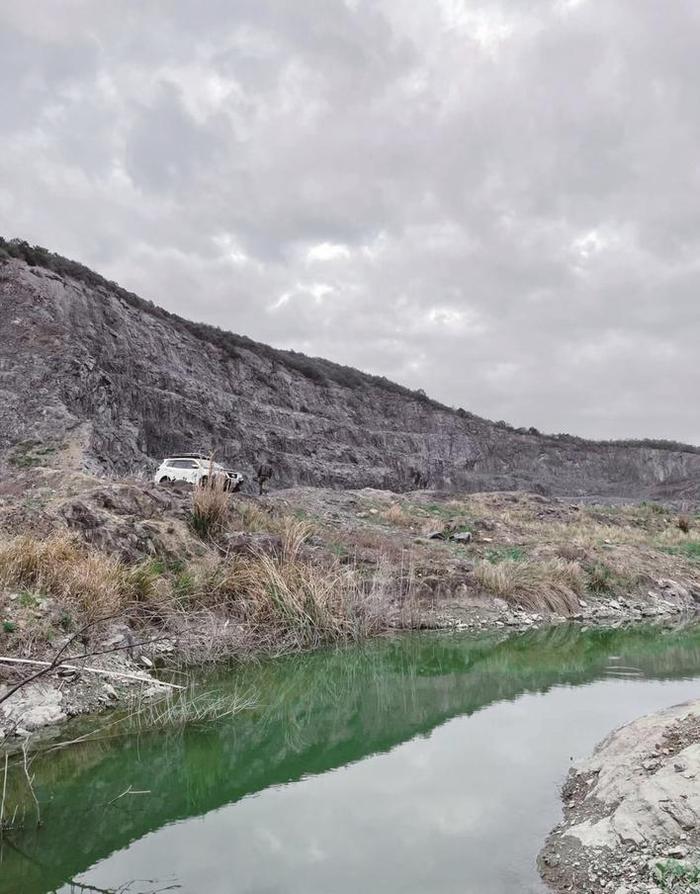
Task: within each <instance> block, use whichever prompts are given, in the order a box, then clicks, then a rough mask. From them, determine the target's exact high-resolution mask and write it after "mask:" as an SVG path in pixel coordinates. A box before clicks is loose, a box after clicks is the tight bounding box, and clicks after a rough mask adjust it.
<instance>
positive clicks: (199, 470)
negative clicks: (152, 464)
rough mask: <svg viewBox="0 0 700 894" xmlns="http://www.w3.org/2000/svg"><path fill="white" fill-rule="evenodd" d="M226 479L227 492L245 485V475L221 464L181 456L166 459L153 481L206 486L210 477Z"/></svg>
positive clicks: (202, 458) (196, 457)
mask: <svg viewBox="0 0 700 894" xmlns="http://www.w3.org/2000/svg"><path fill="white" fill-rule="evenodd" d="M210 475H212V476H214V477H216V478H218V477H219V476H220V475H221V476H223V478H224V489H225V490H234V491H235V490H238V489H239V488H240V486H241V484H243V475H241V473H240V472H234V471H232V470H231V469H225V468H224V467H223V466H222V465H221V464H220V463H215V462H212V460H210V459H208V458H207V457H205V456H198V455H194V454H190V455H187V454H181V455H180V456H170V457H168V458H167V459H164V460H163V462H162V463H161V464H160V465H159V466H158V470H157V471H156V474H155V475H154V476H153V480H154V481H155V482H156V484H168V483H169V482H170V481H189V483H190V484H206V483H207V481H208V480H209V476H210Z"/></svg>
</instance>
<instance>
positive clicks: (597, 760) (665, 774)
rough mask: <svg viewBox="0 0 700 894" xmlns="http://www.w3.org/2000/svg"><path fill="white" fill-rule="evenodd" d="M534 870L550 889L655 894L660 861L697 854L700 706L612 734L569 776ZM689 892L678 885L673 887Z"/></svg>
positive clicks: (689, 705)
mask: <svg viewBox="0 0 700 894" xmlns="http://www.w3.org/2000/svg"><path fill="white" fill-rule="evenodd" d="M563 797H564V802H565V811H564V812H565V820H564V822H563V823H562V824H561V825H560V826H559V827H558V828H557V829H555V830H554V832H553V833H552V834H551V835H550V836H549V838H548V839H547V843H546V846H545V848H544V850H543V851H542V854H541V855H540V861H539V862H540V869H541V871H542V874H543V876H544V878H545V879H546V880H547V881H548V882H549V884H550V885H551V887H552V888H553V889H554V890H555V891H570V890H576V891H590V892H599V891H603V890H613V891H616V892H617V891H620V892H623V894H628V892H632V891H647V890H649V891H651V890H658V889H657V888H656V887H655V885H653V884H650V885H649V886H648V887H647V885H646V884H645V883H646V882H651V881H652V877H653V869H654V866H655V864H656V863H657V862H658V861H662V862H663V861H664V860H665V859H666V858H669V857H671V858H681V859H684V858H689V865H693V866H694V865H696V864H697V862H698V857H699V856H700V832H699V830H700V702H698V701H693V702H687V703H686V704H683V705H676V706H675V707H673V708H668V709H667V710H665V711H659V712H658V713H656V714H650V715H648V716H646V717H641V718H639V719H638V720H635V721H633V722H632V723H628V724H627V725H625V726H623V727H620V729H617V730H615V731H614V732H613V733H611V734H610V735H609V736H608V737H607V738H606V739H604V740H603V741H602V742H601V743H600V745H598V747H597V748H596V750H595V752H594V754H593V756H592V757H591V758H590V759H589V760H587V761H585V762H583V763H582V764H580V765H579V766H578V767H576V768H575V769H574V770H572V771H571V773H570V775H569V779H568V780H567V783H566V785H565V787H564V794H563ZM673 890H674V891H675V890H678V891H679V892H681V894H683V892H685V891H686V890H687V891H692V890H693V888H692V886H691V887H687V888H686V886H684V885H682V884H681V883H680V882H679V883H678V885H677V887H674V889H673Z"/></svg>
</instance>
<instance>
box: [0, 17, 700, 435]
mask: <svg viewBox="0 0 700 894" xmlns="http://www.w3.org/2000/svg"><path fill="white" fill-rule="evenodd" d="M0 84H1V85H2V87H1V90H0V110H1V113H0V233H1V234H4V235H6V236H12V235H18V236H20V237H23V238H26V239H28V240H29V241H30V242H37V243H40V244H42V245H45V246H46V247H48V248H50V249H52V250H54V251H58V252H60V253H61V254H65V255H67V256H69V257H73V258H75V259H77V260H81V261H83V262H84V263H86V264H88V265H89V266H91V267H93V268H95V269H96V270H98V271H99V272H101V273H102V274H104V275H105V276H107V277H108V278H110V279H115V280H117V281H119V282H120V283H122V284H123V285H124V286H126V287H128V288H130V289H133V290H134V291H136V292H138V293H139V294H141V295H143V296H144V297H146V298H150V299H152V300H153V301H155V302H156V303H158V304H161V305H163V306H164V307H167V308H168V309H170V310H173V311H176V312H178V313H181V314H183V315H185V316H187V317H190V318H193V319H197V320H205V321H207V322H211V323H215V324H217V325H220V326H223V327H225V328H227V329H231V330H233V331H236V332H240V333H244V334H247V335H250V336H251V337H253V338H256V339H260V340H262V341H266V342H269V343H272V344H274V345H276V346H279V347H290V348H294V349H296V350H301V351H305V352H306V353H309V354H314V355H321V356H326V357H328V358H330V359H333V360H337V361H339V362H341V363H347V364H351V365H353V366H358V367H360V368H362V369H365V370H368V371H371V372H375V373H380V374H384V375H387V376H389V377H390V378H393V379H396V380H398V381H400V382H402V383H404V384H406V385H409V386H411V387H414V388H417V387H422V388H424V389H425V390H426V391H427V392H428V393H429V394H431V395H433V396H435V397H437V398H438V399H440V400H442V401H444V402H445V403H448V404H451V405H454V406H462V407H465V408H466V409H469V410H472V411H474V412H477V413H479V414H481V415H485V416H488V417H490V418H494V419H501V418H503V419H506V420H508V421H510V422H512V423H514V424H515V425H536V426H537V427H539V428H541V429H542V430H545V431H554V432H558V431H570V432H574V433H578V434H583V435H590V436H595V437H622V436H645V435H646V436H658V437H668V438H677V439H681V440H686V441H691V442H694V443H696V444H700V411H699V409H698V395H700V363H699V362H698V342H699V341H700V4H698V3H697V0H668V2H660V0H509V2H500V3H499V2H493V3H490V2H481V0H473V2H472V0H161V2H158V0H133V2H132V0H109V2H106V0H27V2H25V3H18V2H16V0H0Z"/></svg>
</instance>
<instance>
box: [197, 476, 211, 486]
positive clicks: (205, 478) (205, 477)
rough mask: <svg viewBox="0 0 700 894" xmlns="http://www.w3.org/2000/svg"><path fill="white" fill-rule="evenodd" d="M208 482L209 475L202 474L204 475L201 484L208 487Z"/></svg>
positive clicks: (200, 480)
mask: <svg viewBox="0 0 700 894" xmlns="http://www.w3.org/2000/svg"><path fill="white" fill-rule="evenodd" d="M208 482H209V476H208V475H202V477H201V478H200V479H199V484H200V485H201V486H202V487H206V486H207V484H208Z"/></svg>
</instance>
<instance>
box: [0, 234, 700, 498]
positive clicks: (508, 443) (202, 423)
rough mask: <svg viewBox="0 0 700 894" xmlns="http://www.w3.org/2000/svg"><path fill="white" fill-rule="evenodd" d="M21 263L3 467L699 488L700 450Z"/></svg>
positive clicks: (641, 490) (281, 478) (667, 491)
mask: <svg viewBox="0 0 700 894" xmlns="http://www.w3.org/2000/svg"><path fill="white" fill-rule="evenodd" d="M3 244H4V245H5V246H7V245H8V243H3ZM15 254H18V255H22V256H15V257H13V256H12V255H11V254H8V253H7V252H0V414H1V420H2V424H1V426H0V456H1V457H2V458H3V460H4V461H5V462H8V463H10V464H15V465H21V466H24V467H31V465H32V464H34V463H36V464H40V463H41V462H43V461H44V460H46V459H47V458H49V457H52V456H56V457H60V458H61V461H62V462H63V463H64V464H68V465H72V466H74V467H76V468H82V469H85V470H88V471H91V472H109V473H115V474H125V473H133V472H136V471H139V470H149V469H152V468H153V461H154V460H155V459H156V458H159V457H162V456H165V455H167V454H172V453H177V452H183V451H194V450H204V451H207V452H209V451H215V452H216V457H217V459H218V460H219V461H221V462H224V463H226V464H228V465H231V466H234V467H236V468H239V469H241V470H242V471H243V472H246V473H247V474H251V472H252V470H253V469H254V467H255V466H256V464H257V463H259V462H260V461H262V460H266V461H268V462H270V463H271V465H272V466H273V468H274V470H275V483H276V484H278V485H279V484H286V485H297V484H303V485H323V486H330V487H344V488H359V487H377V488H383V489H391V490H406V489H409V488H411V487H413V486H414V483H415V477H414V476H415V473H416V471H417V472H420V473H421V474H422V475H423V476H425V478H426V479H427V482H428V483H429V485H430V487H432V488H436V489H440V488H445V489H459V490H464V491H483V490H490V489H500V490H511V489H528V490H539V491H541V492H544V493H552V494H571V495H586V494H594V495H610V496H613V495H615V496H628V497H637V498H639V497H650V498H676V499H688V500H696V499H697V498H698V496H700V449H698V448H697V447H686V446H683V445H678V444H668V443H665V442H651V441H649V442H646V441H645V442H592V441H586V440H583V439H580V438H575V437H570V436H566V435H556V436H547V435H542V434H540V433H538V432H536V431H535V430H534V429H532V430H528V431H524V430H514V429H512V428H510V427H509V426H506V425H504V424H503V423H493V422H489V421H488V420H485V419H482V418H479V417H477V416H474V415H473V414H471V413H469V412H466V411H464V410H461V409H460V410H455V409H452V408H449V407H446V406H443V405H441V404H439V403H437V402H436V401H432V400H430V399H429V398H427V397H426V396H425V395H424V394H422V393H421V392H413V391H410V390H408V389H406V388H403V387H402V386H399V385H397V384H394V383H392V382H389V381H388V380H386V379H383V378H379V377H376V376H371V375H366V374H364V373H361V372H359V371H357V370H354V369H349V368H347V367H342V366H339V365H337V364H334V363H331V362H329V361H326V360H320V359H315V358H308V357H306V356H304V355H302V354H296V353H294V352H287V351H280V350H276V349H273V348H271V347H269V346H267V345H262V344H259V343H256V342H254V341H252V340H250V339H247V338H245V337H243V336H237V335H233V334H231V333H226V332H222V331H221V330H218V329H215V328H213V327H209V326H205V325H203V324H197V323H193V322H190V321H188V320H184V319H182V318H180V317H177V316H175V315H173V314H170V313H168V312H166V311H164V310H162V309H160V308H158V307H156V306H155V305H153V304H151V303H150V302H147V301H144V300H142V299H140V298H138V297H137V296H135V295H133V294H131V293H129V292H127V291H125V290H124V289H121V288H119V287H118V286H117V285H116V284H114V283H108V282H107V281H105V280H103V279H102V278H101V277H100V276H99V275H97V274H94V273H92V272H91V271H88V270H87V268H84V267H82V266H80V265H77V264H74V263H73V262H68V261H65V259H61V258H60V257H59V256H57V255H52V254H50V253H48V252H44V254H43V255H41V254H40V255H39V256H38V257H33V256H31V255H29V256H27V254H26V252H24V253H22V252H16V253H15ZM3 255H4V256H3ZM27 257H28V258H29V260H30V261H33V262H34V263H28V262H27ZM64 261H65V263H63V262H64ZM463 372H464V375H465V377H466V376H468V374H469V370H468V358H467V359H465V369H464V371H463Z"/></svg>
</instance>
